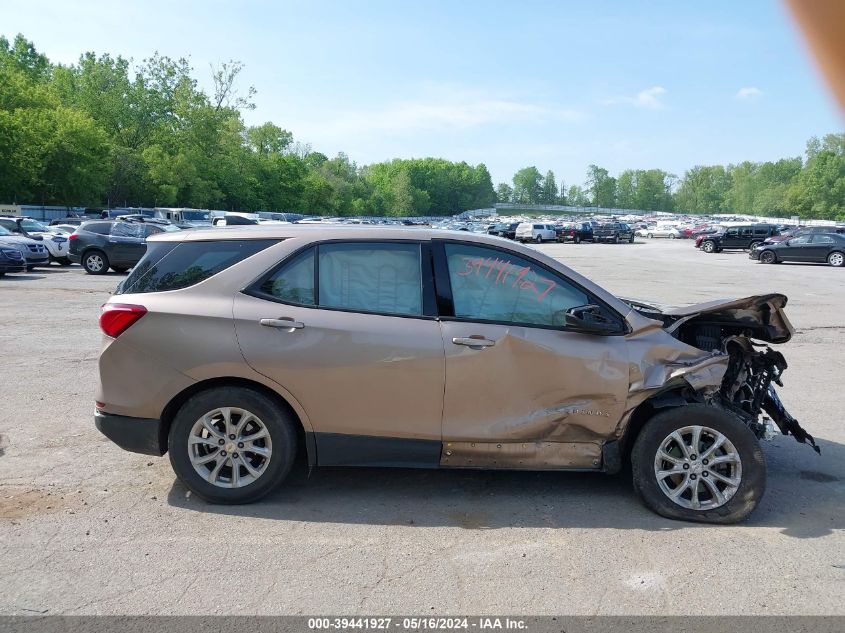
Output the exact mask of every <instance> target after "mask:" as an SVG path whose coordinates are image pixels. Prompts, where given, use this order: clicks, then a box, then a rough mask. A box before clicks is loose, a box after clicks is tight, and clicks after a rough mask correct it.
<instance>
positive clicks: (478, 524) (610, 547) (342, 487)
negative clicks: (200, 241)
mask: <svg viewBox="0 0 845 633" xmlns="http://www.w3.org/2000/svg"><path fill="white" fill-rule="evenodd" d="M541 248H542V250H544V251H546V252H548V253H550V254H552V255H553V256H554V257H557V258H559V259H560V260H561V261H563V262H565V263H566V264H568V265H570V266H571V267H573V268H575V269H576V270H578V271H579V272H581V273H584V274H586V275H587V276H589V277H591V278H593V279H595V280H596V281H597V282H599V283H601V284H603V285H604V286H605V287H606V288H608V289H609V290H611V291H613V292H616V293H617V294H621V295H626V296H636V297H641V298H651V299H655V300H660V301H664V302H668V303H689V302H697V301H704V300H707V299H713V298H719V297H725V296H744V295H748V294H756V293H762V292H769V291H778V292H783V293H785V294H787V295H788V296H789V298H790V302H789V306H788V308H787V311H788V314H789V316H790V318H791V320H792V322H793V324H794V325H795V327H796V329H797V334H796V336H795V338H794V339H793V341H792V342H790V343H789V344H787V345H786V346H783V351H784V352H785V355H786V357H787V360H788V361H789V363H790V368H789V370H788V371H787V372H786V374H785V376H784V380H785V384H786V386H785V388H784V389H782V390H781V394H782V397H783V400H784V402H785V404H786V406H787V408H788V409H789V410H790V411H791V412H792V413H793V414H794V415H795V416H796V417H797V418H798V419H799V420H800V422H801V423H802V425H803V426H804V427H805V428H806V429H808V431H810V432H811V433H812V434H814V435H815V436H816V438H817V439H818V441H819V445H820V446H821V448H822V455H821V456H818V455H816V454H815V453H814V452H813V451H812V450H810V449H809V448H808V447H806V446H802V445H799V444H797V443H796V442H794V441H793V440H792V439H791V438H786V437H779V438H777V439H776V440H774V441H773V442H771V443H767V444H766V446H765V448H764V450H765V453H766V457H767V460H768V467H769V483H768V490H767V492H766V496H765V498H764V499H763V501H762V502H761V504H760V506H759V508H758V509H757V511H756V512H755V513H754V514H753V515H752V517H751V518H750V520H749V521H747V522H746V523H745V524H742V525H738V526H730V527H713V526H704V525H691V524H686V523H680V522H673V521H668V520H665V519H662V518H661V517H658V516H656V515H654V514H652V513H651V512H649V511H648V510H646V509H645V508H644V507H643V506H642V505H641V504H640V503H639V501H638V500H637V499H636V497H635V496H634V493H633V491H632V489H631V484H630V480H629V479H628V478H627V477H626V476H624V475H619V476H604V475H594V474H568V473H504V472H498V473H495V472H489V473H486V472H469V471H463V472H462V471H452V472H450V471H412V470H368V469H318V470H315V471H314V472H313V473H312V474H311V476H310V478H309V477H308V476H307V472H306V469H305V467H304V466H302V467H300V468H297V469H296V471H295V473H294V475H293V476H292V479H291V480H290V481H289V483H288V484H286V485H285V486H284V487H283V488H281V489H280V490H278V492H276V493H274V494H272V495H271V496H270V497H269V498H267V499H266V500H264V501H262V502H259V503H257V504H254V505H250V506H243V507H216V506H210V505H207V504H205V503H203V502H201V501H199V500H197V499H195V498H191V497H190V496H189V495H187V494H186V490H185V488H183V487H182V486H181V485H180V484H179V483H178V482H177V481H176V480H175V477H174V475H173V473H172V471H171V469H170V464H169V462H168V460H167V459H166V458H150V457H147V456H142V455H134V454H130V453H127V452H123V451H121V450H120V449H118V448H117V447H116V446H114V445H113V444H112V443H110V442H109V441H108V440H106V439H105V438H104V437H102V436H101V435H100V434H99V433H98V432H97V431H96V430H95V428H94V426H93V421H92V412H93V389H94V382H95V372H96V359H97V353H98V350H99V345H100V332H99V329H98V327H97V316H98V308H99V306H100V304H102V303H103V302H104V301H105V300H106V298H107V297H108V293H109V291H110V290H112V289H113V288H114V286H115V285H116V284H117V282H118V281H119V280H120V278H121V276H120V275H107V276H104V277H92V276H88V275H85V274H84V273H83V272H82V271H81V270H80V268H79V267H78V266H74V267H71V268H59V267H57V266H54V267H52V268H50V269H49V270H45V271H42V270H36V271H35V272H33V273H30V274H27V275H9V276H6V277H5V278H3V279H2V280H0V315H1V316H2V324H3V327H2V328H0V366H2V368H3V374H4V377H3V380H2V381H0V402H2V403H3V407H4V410H5V414H4V415H3V416H2V417H0V561H2V562H0V614H20V615H24V614H33V613H47V614H256V613H259V614H322V613H332V614H372V613H394V614H395V613H400V612H401V613H408V614H415V615H430V614H456V613H508V614H524V615H529V614H626V615H628V614H630V615H633V614H661V615H670V614H679V615H680V614H686V615H689V614H711V615H718V614H745V615H750V614H837V615H843V614H845V602H843V600H842V596H843V595H845V539H843V527H845V483H843V481H845V447H843V442H845V430H843V428H842V422H841V411H842V391H841V390H842V389H843V381H842V377H843V375H845V355H843V353H842V352H843V350H845V347H844V346H843V345H844V344H845V319H843V314H845V293H843V289H845V271H843V270H840V269H832V268H829V267H826V266H814V265H778V266H764V265H759V264H756V263H754V262H751V261H749V260H748V259H747V258H746V255H745V253H722V254H716V255H706V254H704V253H701V252H698V251H695V250H694V249H693V247H692V245H691V244H690V243H689V242H688V241H668V240H665V241H658V240H654V241H650V242H646V241H642V240H641V241H638V243H636V244H634V245H625V244H621V245H592V244H581V245H577V246H576V245H572V244H565V245H561V244H555V245H546V246H542V247H541Z"/></svg>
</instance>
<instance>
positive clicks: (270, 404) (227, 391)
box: [167, 387, 297, 504]
mask: <svg viewBox="0 0 845 633" xmlns="http://www.w3.org/2000/svg"><path fill="white" fill-rule="evenodd" d="M219 407H238V408H241V409H245V410H246V411H249V412H250V413H252V414H254V415H255V416H257V417H258V418H259V419H260V420H261V421H262V423H263V424H264V426H265V427H266V429H267V431H268V432H269V434H270V440H271V442H272V453H271V455H270V458H269V459H270V463H269V464H268V465H267V468H266V470H264V472H263V473H262V474H261V475H260V476H259V477H258V478H257V479H256V480H255V481H253V482H252V483H249V484H247V485H245V486H243V487H240V488H222V487H218V486H215V485H214V484H212V483H209V482H208V481H207V480H206V479H204V478H203V477H201V476H200V474H199V473H198V472H197V471H196V470H195V469H194V466H193V465H192V464H191V459H190V455H189V452H188V440H189V436H190V433H191V428H192V427H193V426H194V424H195V423H196V422H197V420H199V419H200V418H201V417H202V416H204V415H205V414H206V413H208V412H210V411H213V410H214V409H216V408H219ZM294 425H295V422H294V420H293V419H291V417H290V416H289V414H288V413H287V412H286V411H284V409H282V408H281V407H280V406H279V404H278V403H277V402H275V401H274V400H272V399H271V398H269V397H267V396H266V395H264V394H263V393H260V392H258V391H253V390H252V389H246V388H243V387H218V388H215V389H213V390H210V391H203V392H201V393H198V394H196V395H195V396H193V397H191V398H190V399H189V400H188V401H187V402H186V403H185V404H183V405H182V407H181V408H180V409H179V412H178V413H177V414H176V415H175V417H174V418H173V423H172V424H171V426H170V433H169V434H168V440H167V447H168V451H169V453H170V464H171V466H173V470H174V472H175V473H176V476H177V477H178V478H179V480H180V481H181V482H182V483H183V484H185V486H187V487H188V488H189V489H190V490H191V491H192V492H193V493H194V494H196V495H197V496H198V497H200V498H202V499H205V500H206V501H209V502H211V503H222V504H238V503H250V502H252V501H255V500H257V499H260V498H261V497H263V496H264V495H266V494H268V493H269V492H271V491H272V490H273V489H274V488H276V487H277V486H278V485H279V484H280V483H281V482H282V481H283V480H284V479H285V477H287V475H288V473H289V472H290V469H291V466H292V465H293V462H294V458H295V456H296V443H297V439H296V437H297V436H296V428H295V426H294Z"/></svg>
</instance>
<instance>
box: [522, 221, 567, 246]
mask: <svg viewBox="0 0 845 633" xmlns="http://www.w3.org/2000/svg"><path fill="white" fill-rule="evenodd" d="M556 240H557V233H556V232H555V227H554V225H553V224H540V223H534V222H521V223H520V225H519V226H517V227H516V241H517V242H537V243H538V244H540V243H542V242H554V241H556Z"/></svg>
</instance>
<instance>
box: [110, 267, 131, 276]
mask: <svg viewBox="0 0 845 633" xmlns="http://www.w3.org/2000/svg"><path fill="white" fill-rule="evenodd" d="M111 269H112V270H113V271H114V272H116V273H120V274H121V275H122V274H123V273H125V272H126V271H127V270H129V269H128V268H127V267H126V266H112V267H111Z"/></svg>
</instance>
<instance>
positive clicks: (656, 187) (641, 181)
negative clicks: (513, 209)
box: [496, 133, 845, 220]
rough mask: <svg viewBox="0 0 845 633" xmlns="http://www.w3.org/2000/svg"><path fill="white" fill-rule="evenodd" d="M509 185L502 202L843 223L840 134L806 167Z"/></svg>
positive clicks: (814, 146)
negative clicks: (746, 215) (837, 221)
mask: <svg viewBox="0 0 845 633" xmlns="http://www.w3.org/2000/svg"><path fill="white" fill-rule="evenodd" d="M512 182H513V185H512V186H511V185H510V184H508V183H500V184H499V185H498V186H497V187H496V198H497V200H498V201H499V202H510V203H515V204H561V205H570V206H579V207H591V206H592V207H604V208H616V209H642V210H647V211H679V212H683V213H700V214H703V213H742V214H749V215H764V216H779V217H789V216H793V215H798V216H800V217H802V218H819V219H828V220H845V134H842V133H840V134H828V135H826V136H825V137H824V138H821V139H819V138H815V137H813V138H811V139H810V140H809V141H808V142H807V148H806V153H805V157H804V158H803V159H802V158H800V157H796V158H784V159H781V160H778V161H775V162H762V163H753V162H749V161H745V162H742V163H738V164H736V165H726V166H725V165H698V166H696V167H693V168H692V169H689V170H688V171H687V172H686V173H685V174H684V176H683V178H678V177H677V176H676V175H674V174H670V173H668V172H665V171H663V170H661V169H626V170H625V171H623V172H622V173H621V174H619V175H618V176H616V177H613V176H611V175H610V173H609V172H608V171H607V170H606V169H604V168H602V167H599V166H597V165H590V166H589V168H588V169H587V177H586V180H585V183H584V185H583V186H581V185H572V186H570V187H569V188H567V187H566V185H565V184H564V183H563V182H560V183H558V182H557V180H556V178H555V174H554V172H553V171H551V170H549V171H547V172H546V174H545V175H543V174H542V173H541V172H540V170H538V169H537V168H536V167H533V166H532V167H525V168H523V169H520V170H519V171H517V172H516V174H514V177H513V181H512Z"/></svg>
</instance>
